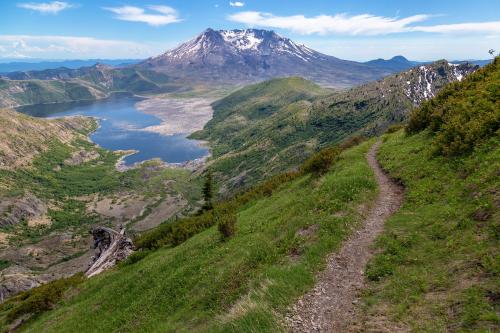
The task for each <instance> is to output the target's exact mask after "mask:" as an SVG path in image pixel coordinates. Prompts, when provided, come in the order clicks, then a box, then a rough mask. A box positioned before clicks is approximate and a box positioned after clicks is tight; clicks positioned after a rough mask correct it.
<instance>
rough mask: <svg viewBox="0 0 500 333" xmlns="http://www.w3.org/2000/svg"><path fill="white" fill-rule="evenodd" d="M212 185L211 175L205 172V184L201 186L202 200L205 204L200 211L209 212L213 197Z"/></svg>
mask: <svg viewBox="0 0 500 333" xmlns="http://www.w3.org/2000/svg"><path fill="white" fill-rule="evenodd" d="M212 192H213V184H212V173H211V172H210V171H207V172H206V173H205V183H204V184H203V199H204V201H205V203H204V204H203V207H202V211H204V210H210V209H212V208H213V206H212V197H213V193H212Z"/></svg>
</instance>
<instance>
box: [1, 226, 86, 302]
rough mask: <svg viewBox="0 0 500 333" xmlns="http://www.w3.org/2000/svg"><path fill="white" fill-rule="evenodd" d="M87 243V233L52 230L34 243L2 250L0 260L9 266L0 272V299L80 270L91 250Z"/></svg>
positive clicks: (84, 265)
mask: <svg viewBox="0 0 500 333" xmlns="http://www.w3.org/2000/svg"><path fill="white" fill-rule="evenodd" d="M90 244H91V239H90V235H88V236H85V237H81V236H75V235H73V234H72V233H71V232H62V233H59V232H56V233H53V234H50V235H47V236H45V237H43V238H42V239H41V240H40V241H39V242H37V243H35V244H27V245H24V246H21V247H14V246H9V247H7V248H5V249H3V250H2V251H1V252H0V259H1V260H7V261H9V262H10V263H12V265H11V266H10V267H8V268H6V269H4V270H2V271H0V301H1V298H2V297H3V298H4V299H5V298H6V297H9V296H12V295H15V294H17V293H19V292H21V291H25V290H28V289H31V288H33V287H36V286H38V285H40V284H42V283H46V282H48V281H52V280H54V279H58V278H62V277H67V276H70V275H73V274H75V273H77V272H80V271H82V270H84V269H85V268H86V267H88V264H89V262H90V257H91V256H92V253H93V252H92V251H91V250H90Z"/></svg>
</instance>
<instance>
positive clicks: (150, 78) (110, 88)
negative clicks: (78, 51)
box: [0, 64, 188, 107]
mask: <svg viewBox="0 0 500 333" xmlns="http://www.w3.org/2000/svg"><path fill="white" fill-rule="evenodd" d="M179 89H188V87H187V86H186V85H183V84H182V83H180V82H174V81H173V80H172V79H171V78H170V77H169V76H167V75H165V74H162V73H158V72H154V71H148V70H138V69H136V68H132V67H127V68H118V69H117V68H113V67H111V66H107V65H103V64H96V65H94V66H90V67H81V68H78V69H70V68H65V67H60V68H56V69H47V70H42V71H27V72H12V73H7V74H5V75H4V76H3V78H0V106H3V107H17V106H20V105H29V104H46V103H61V102H71V101H80V100H96V99H101V98H106V97H108V96H109V95H110V94H111V93H113V92H129V93H135V94H141V93H161V92H170V91H176V90H179Z"/></svg>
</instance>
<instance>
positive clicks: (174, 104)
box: [136, 98, 213, 135]
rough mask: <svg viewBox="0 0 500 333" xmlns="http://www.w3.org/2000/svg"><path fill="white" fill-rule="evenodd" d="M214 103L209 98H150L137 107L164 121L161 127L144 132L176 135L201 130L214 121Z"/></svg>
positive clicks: (147, 129)
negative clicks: (212, 104) (212, 105)
mask: <svg viewBox="0 0 500 333" xmlns="http://www.w3.org/2000/svg"><path fill="white" fill-rule="evenodd" d="M212 102H213V100H212V99H209V98H150V99H146V100H144V101H141V102H139V103H137V104H136V107H137V109H138V110H140V111H142V112H144V113H148V114H152V115H155V116H156V117H158V118H160V119H161V120H162V123H161V124H160V125H156V126H150V127H146V128H145V129H144V130H146V131H151V132H156V133H160V134H162V135H174V134H189V133H193V132H195V131H198V130H201V129H202V128H203V126H204V125H205V124H206V123H207V122H208V121H209V120H210V119H212V114H213V110H212V107H211V106H210V104H211V103H212Z"/></svg>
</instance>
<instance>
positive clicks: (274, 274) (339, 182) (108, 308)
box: [3, 143, 376, 332]
mask: <svg viewBox="0 0 500 333" xmlns="http://www.w3.org/2000/svg"><path fill="white" fill-rule="evenodd" d="M369 146H370V143H368V144H363V145H361V146H358V147H355V148H353V149H351V150H348V151H345V152H344V153H343V154H342V155H341V156H340V157H339V160H338V162H337V163H336V164H335V166H334V167H333V168H332V169H331V171H329V172H327V173H326V174H324V175H323V176H320V177H316V176H312V175H311V174H306V175H302V176H298V177H296V178H295V179H293V180H291V181H290V182H285V183H282V184H281V185H279V184H278V185H277V186H275V187H273V188H272V189H271V191H270V192H271V193H269V191H267V194H261V195H260V196H257V197H254V198H253V199H250V201H249V202H247V203H245V204H243V205H240V206H238V207H237V212H238V217H237V224H236V227H237V230H236V233H235V234H234V236H233V237H231V238H229V239H228V240H226V241H224V240H221V238H220V235H219V233H218V231H217V228H216V227H215V226H214V227H212V228H209V229H208V230H206V231H203V232H201V233H199V234H197V235H195V236H194V237H193V238H191V239H188V240H187V241H186V242H184V243H182V244H180V245H178V246H176V247H162V248H160V249H158V250H157V251H155V252H152V253H151V254H149V255H147V256H146V257H144V258H143V259H142V260H140V261H139V262H136V263H133V261H131V262H130V263H129V264H128V265H125V266H122V267H120V268H118V269H115V270H113V271H110V272H107V273H104V274H102V275H100V276H96V277H95V278H92V279H90V280H88V281H86V282H84V284H82V285H80V286H78V289H79V290H80V292H78V291H77V290H76V289H74V290H73V291H72V292H71V293H73V295H75V294H74V293H76V295H75V297H73V298H71V299H69V300H67V301H65V303H66V302H67V303H66V305H65V306H61V307H60V308H57V309H56V310H55V311H53V312H50V313H47V314H46V315H42V316H41V317H40V318H39V319H38V320H36V321H33V322H31V323H28V325H27V327H26V328H25V330H24V331H27V332H31V331H33V332H36V331H39V330H41V329H42V330H43V331H44V332H72V331H75V330H78V331H80V332H96V331H131V332H144V331H150V332H171V331H178V332H224V331H233V332H245V331H254V332H255V331H258V332H266V331H273V330H274V331H276V330H279V329H280V326H281V323H280V316H282V315H283V314H284V312H285V311H286V308H287V306H288V305H289V304H291V302H293V299H294V298H295V297H297V296H299V295H300V294H301V293H303V292H304V291H305V290H307V289H308V288H309V287H310V286H311V284H312V282H313V276H314V272H315V271H317V270H319V269H320V268H321V267H322V266H323V258H324V256H325V255H326V254H327V253H329V252H330V251H332V250H334V249H337V248H338V247H339V246H340V244H341V242H342V240H343V239H345V238H346V237H347V236H348V235H349V234H351V233H352V232H353V230H354V229H356V228H357V226H358V225H359V222H360V221H361V219H362V216H361V215H362V213H361V212H360V211H359V210H358V209H357V207H358V205H359V204H361V203H366V202H370V201H371V200H372V199H373V198H374V196H375V192H376V188H375V187H376V185H375V182H374V178H373V175H372V173H371V171H370V168H369V166H368V164H367V162H366V159H365V156H364V155H365V154H366V152H367V150H368V148H369ZM275 185H276V184H275ZM332 189H334V190H332ZM146 254H147V252H146ZM117 291H118V292H117ZM3 314H5V312H4V313H3ZM278 314H280V315H278Z"/></svg>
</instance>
